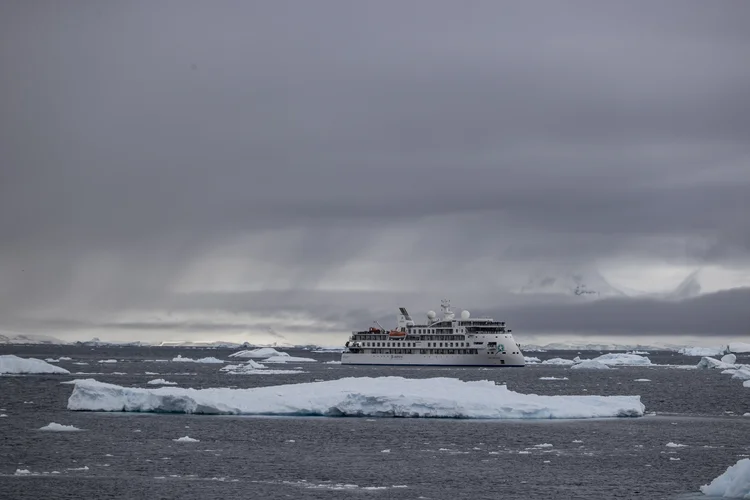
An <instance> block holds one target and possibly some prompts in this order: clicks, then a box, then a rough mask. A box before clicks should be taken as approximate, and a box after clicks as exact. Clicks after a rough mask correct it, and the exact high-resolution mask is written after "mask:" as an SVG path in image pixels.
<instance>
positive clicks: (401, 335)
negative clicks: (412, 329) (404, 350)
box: [388, 330, 406, 339]
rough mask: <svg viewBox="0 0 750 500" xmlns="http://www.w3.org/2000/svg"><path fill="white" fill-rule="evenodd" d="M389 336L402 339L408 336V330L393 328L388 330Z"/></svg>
mask: <svg viewBox="0 0 750 500" xmlns="http://www.w3.org/2000/svg"><path fill="white" fill-rule="evenodd" d="M388 336H389V337H390V338H392V339H402V338H405V337H406V332H399V331H398V330H391V331H390V332H388Z"/></svg>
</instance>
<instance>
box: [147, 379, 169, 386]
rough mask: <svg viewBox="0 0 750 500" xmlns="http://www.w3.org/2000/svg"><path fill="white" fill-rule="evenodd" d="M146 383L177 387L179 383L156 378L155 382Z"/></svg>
mask: <svg viewBox="0 0 750 500" xmlns="http://www.w3.org/2000/svg"><path fill="white" fill-rule="evenodd" d="M146 383H147V384H148V385H177V382H170V381H168V380H164V379H163V378H155V379H154V380H149V381H148V382H146Z"/></svg>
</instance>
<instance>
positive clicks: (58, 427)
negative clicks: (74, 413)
mask: <svg viewBox="0 0 750 500" xmlns="http://www.w3.org/2000/svg"><path fill="white" fill-rule="evenodd" d="M39 430H40V431H56V432H71V431H81V430H83V429H79V428H78V427H76V426H74V425H63V424H58V423H55V422H50V423H49V424H47V425H45V426H44V427H40V428H39Z"/></svg>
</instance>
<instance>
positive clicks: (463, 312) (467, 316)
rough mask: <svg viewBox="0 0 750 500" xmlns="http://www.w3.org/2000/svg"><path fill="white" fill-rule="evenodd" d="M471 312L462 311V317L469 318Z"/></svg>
mask: <svg viewBox="0 0 750 500" xmlns="http://www.w3.org/2000/svg"><path fill="white" fill-rule="evenodd" d="M469 316H471V313H470V312H469V311H461V319H469Z"/></svg>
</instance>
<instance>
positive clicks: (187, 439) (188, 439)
mask: <svg viewBox="0 0 750 500" xmlns="http://www.w3.org/2000/svg"><path fill="white" fill-rule="evenodd" d="M172 441H174V442H175V443H200V439H194V438H191V437H190V436H183V437H181V438H177V439H173V440H172Z"/></svg>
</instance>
